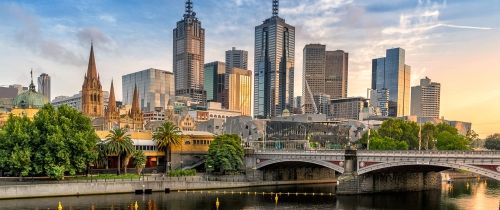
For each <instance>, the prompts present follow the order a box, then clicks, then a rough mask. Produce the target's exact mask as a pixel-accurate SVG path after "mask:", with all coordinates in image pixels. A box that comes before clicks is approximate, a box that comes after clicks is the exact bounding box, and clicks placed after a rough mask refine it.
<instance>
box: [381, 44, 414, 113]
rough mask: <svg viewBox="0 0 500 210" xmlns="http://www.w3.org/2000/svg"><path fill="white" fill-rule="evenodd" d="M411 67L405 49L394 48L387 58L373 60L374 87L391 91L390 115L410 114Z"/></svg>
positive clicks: (388, 52) (387, 52) (387, 53)
mask: <svg viewBox="0 0 500 210" xmlns="http://www.w3.org/2000/svg"><path fill="white" fill-rule="evenodd" d="M410 76H411V67H410V66H408V65H406V64H405V50H404V49H402V48H393V49H388V50H387V51H386V57H385V58H377V59H373V60H372V89H374V90H383V89H386V90H388V91H389V111H388V112H389V113H388V114H389V116H391V117H402V116H408V115H410V97H411V95H410V82H411V79H410Z"/></svg>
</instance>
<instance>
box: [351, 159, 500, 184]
mask: <svg viewBox="0 0 500 210" xmlns="http://www.w3.org/2000/svg"><path fill="white" fill-rule="evenodd" d="M398 166H440V167H446V168H454V169H460V170H465V171H469V172H472V173H476V174H479V175H482V176H485V177H489V178H492V179H495V180H497V181H500V173H498V172H494V171H491V170H488V169H485V168H481V167H478V166H473V165H467V164H459V163H447V162H432V163H424V162H411V161H401V162H399V161H398V162H387V163H378V164H374V165H370V166H366V167H363V168H359V169H358V170H357V172H358V175H361V174H366V173H369V172H372V171H377V170H381V169H388V168H393V167H398Z"/></svg>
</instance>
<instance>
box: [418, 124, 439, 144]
mask: <svg viewBox="0 0 500 210" xmlns="http://www.w3.org/2000/svg"><path fill="white" fill-rule="evenodd" d="M421 129H422V130H421V138H422V149H426V150H429V149H433V148H435V146H436V145H435V139H436V137H435V136H436V135H437V133H438V129H437V128H436V126H435V125H434V124H432V123H425V124H424V125H422V127H421Z"/></svg>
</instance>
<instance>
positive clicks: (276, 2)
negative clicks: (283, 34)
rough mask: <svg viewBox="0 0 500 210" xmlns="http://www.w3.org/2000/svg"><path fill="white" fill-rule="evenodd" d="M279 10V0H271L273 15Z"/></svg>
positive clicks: (276, 14)
mask: <svg viewBox="0 0 500 210" xmlns="http://www.w3.org/2000/svg"><path fill="white" fill-rule="evenodd" d="M279 10H280V1H279V0H273V17H277V16H278V12H279Z"/></svg>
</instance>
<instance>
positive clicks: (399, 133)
mask: <svg viewBox="0 0 500 210" xmlns="http://www.w3.org/2000/svg"><path fill="white" fill-rule="evenodd" d="M419 130H420V128H419V126H418V124H417V123H415V122H409V121H404V120H402V119H395V118H393V119H388V120H386V121H384V122H383V123H382V125H381V126H380V129H378V134H380V136H381V137H389V138H391V139H394V140H396V141H404V142H406V144H407V145H408V149H418V133H419ZM370 145H371V144H370ZM370 149H371V146H370Z"/></svg>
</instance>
